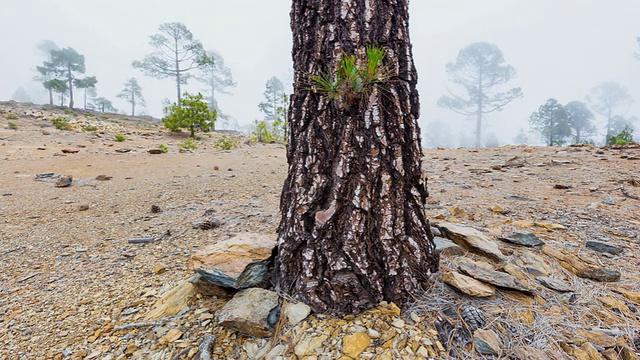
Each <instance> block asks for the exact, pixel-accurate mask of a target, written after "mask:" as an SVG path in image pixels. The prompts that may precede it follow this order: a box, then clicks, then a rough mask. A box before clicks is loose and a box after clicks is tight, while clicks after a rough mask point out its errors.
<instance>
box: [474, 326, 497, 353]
mask: <svg viewBox="0 0 640 360" xmlns="http://www.w3.org/2000/svg"><path fill="white" fill-rule="evenodd" d="M473 345H474V346H475V348H476V351H477V352H478V353H480V354H483V355H495V356H500V355H501V354H502V349H501V347H502V341H500V337H499V336H498V334H496V333H495V331H493V330H483V329H478V330H476V331H475V332H474V333H473Z"/></svg>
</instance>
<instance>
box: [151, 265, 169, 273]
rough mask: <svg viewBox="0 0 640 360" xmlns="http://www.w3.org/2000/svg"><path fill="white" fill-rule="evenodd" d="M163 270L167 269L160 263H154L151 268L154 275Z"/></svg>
mask: <svg viewBox="0 0 640 360" xmlns="http://www.w3.org/2000/svg"><path fill="white" fill-rule="evenodd" d="M165 271H167V268H166V267H165V266H164V265H162V264H158V265H156V267H154V268H153V273H154V274H156V275H160V274H162V273H164V272H165Z"/></svg>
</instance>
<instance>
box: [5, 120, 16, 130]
mask: <svg viewBox="0 0 640 360" xmlns="http://www.w3.org/2000/svg"><path fill="white" fill-rule="evenodd" d="M7 125H8V126H9V129H11V130H18V124H16V123H14V122H11V121H9V123H8V124H7Z"/></svg>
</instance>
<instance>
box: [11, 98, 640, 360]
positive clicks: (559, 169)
mask: <svg viewBox="0 0 640 360" xmlns="http://www.w3.org/2000/svg"><path fill="white" fill-rule="evenodd" d="M5 111H7V110H6V108H5ZM6 115H7V113H6V112H5V114H4V115H2V114H1V113H0V358H2V359H21V358H25V359H27V358H42V359H45V358H53V357H54V356H55V355H57V354H60V353H61V352H62V351H64V350H65V349H68V350H72V351H73V355H72V356H73V357H82V356H83V355H84V356H86V355H90V353H91V352H92V350H93V349H95V348H96V347H100V346H102V348H105V349H107V348H108V347H109V346H111V347H112V348H113V347H114V345H109V343H108V342H103V343H99V344H98V345H96V344H93V343H92V342H91V341H89V340H88V338H89V337H90V336H91V335H93V334H94V333H95V332H96V331H98V330H99V329H101V328H104V327H105V325H106V324H109V323H118V324H121V323H126V322H133V321H136V320H137V319H139V318H140V317H141V316H142V315H143V314H144V313H145V311H146V310H147V309H148V308H149V307H150V306H151V305H152V304H153V303H154V301H155V300H156V298H157V296H156V294H158V293H162V292H163V291H165V290H166V289H167V288H168V287H171V286H172V285H174V284H175V283H176V282H177V281H179V280H182V279H184V278H186V277H188V276H189V273H188V271H187V270H186V268H185V263H186V260H187V259H188V257H189V256H190V255H191V254H192V253H193V252H194V251H195V250H196V249H197V248H199V247H202V246H204V245H206V244H208V243H211V242H214V241H216V239H219V238H221V237H227V236H228V235H230V234H234V233H237V232H244V231H250V232H261V233H270V234H274V233H275V230H276V226H277V223H278V221H279V216H278V206H279V204H278V203H279V197H280V190H281V186H282V183H283V181H284V178H285V176H286V170H287V167H286V154H285V149H284V147H283V146H282V145H277V144H269V145H262V144H257V145H248V144H241V145H240V146H239V147H237V148H235V149H232V150H229V151H224V150H220V149H216V148H215V147H214V145H213V144H214V142H215V141H216V140H217V139H218V138H220V137H221V136H222V134H220V133H213V134H212V135H211V136H210V137H209V136H207V135H203V138H202V140H200V141H196V143H197V145H198V149H195V150H192V151H188V152H180V151H179V147H178V144H179V143H180V142H182V141H183V140H184V139H185V134H171V133H168V132H166V131H164V130H162V129H160V128H158V127H153V126H151V127H144V126H140V125H129V124H124V123H121V124H119V125H117V126H116V125H114V126H115V127H114V128H111V127H108V128H103V129H101V130H100V131H97V132H90V131H83V130H81V129H80V128H76V129H75V130H72V131H60V130H57V129H55V128H53V127H52V126H51V125H50V122H49V121H46V120H43V119H42V118H38V117H36V116H35V115H31V116H27V115H24V114H21V115H20V118H19V119H17V120H7V119H6ZM8 121H12V122H15V123H17V124H18V129H17V130H12V129H9V128H7V124H8ZM116 133H118V134H123V135H125V136H126V140H125V141H124V142H116V141H115V140H114V137H113V136H114V135H115V134H116ZM160 144H164V145H166V146H167V147H168V149H169V151H168V153H166V154H159V155H152V154H149V153H148V152H147V150H148V149H151V148H157V147H158V145H160ZM63 149H67V150H78V152H77V153H68V154H65V153H63V151H62V150H63ZM122 149H129V150H130V151H129V152H124V153H121V152H117V151H116V150H122ZM639 156H640V149H637V148H636V149H605V150H600V149H598V148H588V147H576V148H545V147H526V146H511V147H501V148H489V149H480V150H473V149H446V150H445V149H440V150H438V149H429V150H426V151H425V171H426V172H427V175H428V177H429V190H430V193H431V198H430V200H429V203H428V206H427V212H428V214H429V216H430V218H432V219H434V221H436V222H437V221H441V220H444V219H449V220H454V221H459V222H461V223H464V224H468V225H472V226H474V227H479V228H483V229H487V231H488V233H489V234H501V233H505V232H508V231H511V230H514V229H515V227H514V223H515V222H517V221H518V220H527V221H532V222H539V223H557V224H563V225H564V226H566V230H563V231H551V230H547V229H544V228H540V227H535V228H534V229H533V231H535V232H536V234H537V235H538V236H539V237H540V238H541V239H543V240H544V241H547V242H548V243H550V244H556V245H557V246H562V247H563V248H568V249H570V250H571V251H573V252H574V253H581V252H583V253H587V254H588V255H589V256H594V255H593V253H592V252H588V250H585V249H584V246H583V244H584V242H585V241H587V240H603V241H607V242H609V243H611V244H614V245H616V246H623V247H625V248H627V249H628V250H627V251H626V252H625V253H624V254H623V255H621V256H616V257H611V256H607V257H600V258H599V259H598V261H600V262H602V263H603V264H605V265H607V266H608V267H609V268H612V269H615V270H619V271H621V272H622V274H623V275H622V280H621V281H620V282H619V283H617V284H615V285H601V284H599V285H598V286H601V287H604V288H606V289H609V290H610V289H614V288H615V287H616V286H621V285H624V286H626V287H627V288H629V289H631V290H635V291H638V290H639V289H640V285H639V284H638V281H637V279H638V274H639V267H638V264H639V261H638V258H637V253H638V251H637V250H638V246H639V244H640V234H639V229H640V200H638V199H634V198H633V197H638V196H640V188H639V187H635V186H634V185H636V186H637V185H638V183H637V182H634V180H635V181H638V180H640V160H632V159H634V157H636V158H637V157H639ZM514 157H518V159H516V160H515V162H516V163H518V162H520V163H521V165H522V166H521V167H503V166H504V165H505V164H507V161H509V159H512V158H514ZM41 173H54V174H55V175H71V176H72V177H73V183H72V185H71V186H70V187H65V188H58V187H55V186H54V184H55V181H56V179H55V178H54V179H44V180H36V174H41ZM99 175H104V176H107V177H111V178H110V179H109V180H97V179H96V178H97V177H98V176H99ZM556 185H562V186H565V187H568V188H566V189H556V188H555V187H556ZM623 191H624V192H623ZM605 199H610V200H612V201H609V200H607V201H609V202H612V203H614V204H613V205H608V204H604V203H603V202H602V201H603V200H605ZM152 205H157V206H159V207H160V209H161V210H162V212H160V213H152V212H151V211H150V209H151V206H152ZM491 206H500V207H502V208H503V209H504V210H505V211H502V212H494V211H492V210H490V207H491ZM207 210H210V211H212V212H213V213H214V216H215V217H217V218H218V219H220V220H222V222H223V225H222V226H221V227H219V228H217V229H214V230H209V231H202V230H200V229H193V228H192V224H193V223H194V222H197V221H198V220H200V219H202V218H203V214H204V212H205V211H207ZM452 218H453V219H452ZM167 231H169V232H170V233H171V234H172V236H173V237H171V238H165V240H163V241H159V242H156V243H153V244H148V245H134V244H129V243H128V242H127V240H128V239H132V238H140V237H154V238H159V237H160V236H161V235H162V234H164V233H165V232H167ZM158 265H162V267H164V268H165V269H166V271H164V272H160V273H157V271H154V269H156V267H157V266H158ZM207 306H211V304H208V303H207V300H206V299H200V300H199V303H198V304H196V305H195V306H194V309H197V308H199V307H202V308H204V307H207ZM130 308H132V309H135V310H133V311H134V312H133V313H131V314H129V313H128V312H127V311H125V312H124V313H123V310H126V309H130ZM123 314H124V315H123ZM202 331H204V330H202ZM200 334H201V332H199V331H197V330H194V331H193V332H192V333H191V334H190V335H188V336H185V338H186V340H187V341H192V342H193V343H194V344H197V343H198V341H200V338H199V336H200ZM125 343H126V341H125ZM107 352H108V351H106V350H102V352H101V353H103V354H106V353H107ZM96 358H104V356H102V355H101V356H99V357H96Z"/></svg>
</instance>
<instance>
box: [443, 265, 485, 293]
mask: <svg viewBox="0 0 640 360" xmlns="http://www.w3.org/2000/svg"><path fill="white" fill-rule="evenodd" d="M440 281H442V282H444V283H446V284H449V285H451V286H453V287H454V288H456V289H458V290H460V291H461V292H463V293H465V294H467V295H469V296H473V297H488V296H492V295H493V294H494V293H495V290H494V289H493V288H492V287H491V286H489V285H487V284H485V283H483V282H482V281H478V280H476V279H474V278H472V277H469V276H466V275H462V274H460V273H458V272H455V271H452V272H449V273H443V274H441V275H440Z"/></svg>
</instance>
